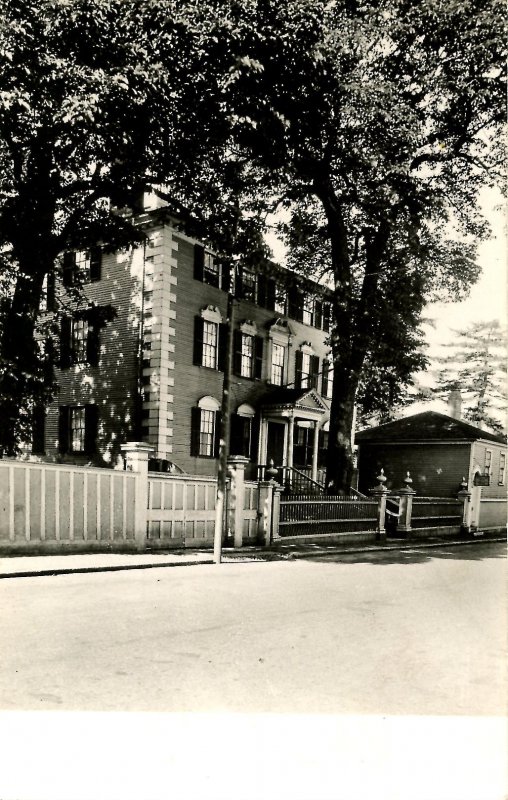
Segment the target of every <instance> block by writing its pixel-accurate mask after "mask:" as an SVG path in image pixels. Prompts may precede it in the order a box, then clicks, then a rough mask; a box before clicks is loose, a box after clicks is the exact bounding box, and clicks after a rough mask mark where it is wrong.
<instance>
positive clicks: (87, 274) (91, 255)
mask: <svg viewBox="0 0 508 800" xmlns="http://www.w3.org/2000/svg"><path fill="white" fill-rule="evenodd" d="M101 268H102V252H101V249H100V247H92V248H90V249H89V250H76V251H74V250H72V251H68V252H67V253H64V255H63V267H62V277H63V284H64V286H75V285H76V284H79V283H91V282H94V281H100V279H101Z"/></svg>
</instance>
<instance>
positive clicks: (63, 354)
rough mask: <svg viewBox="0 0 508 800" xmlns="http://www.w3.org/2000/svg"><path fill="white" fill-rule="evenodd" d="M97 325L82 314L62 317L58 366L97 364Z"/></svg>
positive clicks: (63, 367)
mask: <svg viewBox="0 0 508 800" xmlns="http://www.w3.org/2000/svg"><path fill="white" fill-rule="evenodd" d="M99 349H100V348H99V327H98V325H92V324H91V323H90V322H89V321H88V320H87V319H86V317H85V315H84V314H79V313H78V314H76V316H75V317H72V318H71V317H62V320H61V326H60V368H61V369H65V368H67V367H70V366H72V365H73V364H88V365H90V366H97V364H98V363H99Z"/></svg>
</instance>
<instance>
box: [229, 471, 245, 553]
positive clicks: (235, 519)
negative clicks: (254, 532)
mask: <svg viewBox="0 0 508 800" xmlns="http://www.w3.org/2000/svg"><path fill="white" fill-rule="evenodd" d="M248 463H249V459H248V458H245V457H244V456H230V457H229V458H228V472H229V473H230V475H231V484H230V494H229V498H230V500H229V513H230V516H229V518H230V521H231V527H232V529H233V547H235V548H237V547H241V546H242V544H243V518H244V505H245V465H246V464H248Z"/></svg>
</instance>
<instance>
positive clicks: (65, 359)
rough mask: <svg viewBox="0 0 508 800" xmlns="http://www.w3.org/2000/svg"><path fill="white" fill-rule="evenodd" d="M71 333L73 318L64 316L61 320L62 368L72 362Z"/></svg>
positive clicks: (65, 367)
mask: <svg viewBox="0 0 508 800" xmlns="http://www.w3.org/2000/svg"><path fill="white" fill-rule="evenodd" d="M71 333H72V320H71V318H70V317H65V316H64V317H62V319H61V321H60V363H59V366H60V369H67V367H70V365H71V363H72V346H71Z"/></svg>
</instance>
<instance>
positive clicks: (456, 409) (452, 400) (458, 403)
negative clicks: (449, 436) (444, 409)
mask: <svg viewBox="0 0 508 800" xmlns="http://www.w3.org/2000/svg"><path fill="white" fill-rule="evenodd" d="M448 413H449V415H450V417H453V418H454V419H460V418H461V417H462V397H461V396H460V391H459V389H452V391H451V392H450V394H449V395H448Z"/></svg>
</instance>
